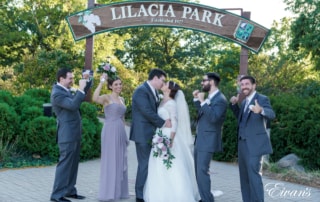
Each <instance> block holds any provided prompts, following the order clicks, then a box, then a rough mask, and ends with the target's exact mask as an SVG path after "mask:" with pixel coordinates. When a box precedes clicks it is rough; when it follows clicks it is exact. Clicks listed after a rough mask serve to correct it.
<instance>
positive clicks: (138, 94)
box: [130, 82, 165, 143]
mask: <svg viewBox="0 0 320 202" xmlns="http://www.w3.org/2000/svg"><path fill="white" fill-rule="evenodd" d="M158 105H159V103H157V100H156V98H155V96H154V94H153V92H152V90H151V89H150V87H149V85H148V84H147V82H144V83H143V84H142V85H140V86H139V87H138V88H137V89H136V90H135V91H134V93H133V95H132V125H131V130H130V140H133V141H135V142H136V143H149V142H151V139H152V137H153V135H154V133H155V130H156V128H161V127H162V126H163V125H164V123H165V121H164V120H163V119H162V118H160V117H159V115H158V114H157V108H158Z"/></svg>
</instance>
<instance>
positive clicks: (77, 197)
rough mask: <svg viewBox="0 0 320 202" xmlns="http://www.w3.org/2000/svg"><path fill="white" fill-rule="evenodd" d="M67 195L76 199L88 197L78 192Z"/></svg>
mask: <svg viewBox="0 0 320 202" xmlns="http://www.w3.org/2000/svg"><path fill="white" fill-rule="evenodd" d="M66 197H68V198H74V199H85V198H86V197H85V196H81V195H78V194H72V195H68V196H66Z"/></svg>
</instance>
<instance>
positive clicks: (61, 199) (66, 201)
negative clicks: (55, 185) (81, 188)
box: [50, 197, 71, 202]
mask: <svg viewBox="0 0 320 202" xmlns="http://www.w3.org/2000/svg"><path fill="white" fill-rule="evenodd" d="M50 200H51V201H55V202H71V201H70V200H69V199H66V198H64V197H61V198H58V199H55V198H51V199H50Z"/></svg>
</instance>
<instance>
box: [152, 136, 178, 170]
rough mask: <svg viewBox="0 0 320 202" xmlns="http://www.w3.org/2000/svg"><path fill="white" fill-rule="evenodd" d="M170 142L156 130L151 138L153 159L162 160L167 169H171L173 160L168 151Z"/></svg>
mask: <svg viewBox="0 0 320 202" xmlns="http://www.w3.org/2000/svg"><path fill="white" fill-rule="evenodd" d="M170 145H171V140H170V139H169V138H168V137H166V136H165V135H163V134H162V130H157V132H156V134H154V136H153V138H152V152H153V157H156V158H157V157H159V158H162V159H163V164H164V165H165V166H166V167H167V169H169V168H171V165H172V160H173V159H174V158H175V157H174V155H173V154H172V153H171V151H170Z"/></svg>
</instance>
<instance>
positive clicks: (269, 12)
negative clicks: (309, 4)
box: [200, 0, 292, 28]
mask: <svg viewBox="0 0 320 202" xmlns="http://www.w3.org/2000/svg"><path fill="white" fill-rule="evenodd" d="M200 4H203V5H207V6H211V7H214V8H219V9H224V8H242V9H243V11H250V12H251V17H250V20H252V21H254V22H256V23H258V24H260V25H262V26H264V27H266V28H271V26H272V22H273V21H274V20H276V21H280V19H281V18H283V17H286V16H292V14H291V13H290V12H289V11H285V10H284V9H285V7H286V4H284V3H283V1H282V0H267V1H266V0H200ZM227 11H228V10H227ZM228 12H234V13H235V14H237V15H240V11H231V10H229V11H228Z"/></svg>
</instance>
